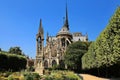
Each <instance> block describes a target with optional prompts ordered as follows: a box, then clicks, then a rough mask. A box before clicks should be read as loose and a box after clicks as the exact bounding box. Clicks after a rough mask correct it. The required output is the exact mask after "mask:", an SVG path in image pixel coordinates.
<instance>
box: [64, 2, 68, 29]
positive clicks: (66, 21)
mask: <svg viewBox="0 0 120 80" xmlns="http://www.w3.org/2000/svg"><path fill="white" fill-rule="evenodd" d="M64 26H65V27H67V29H68V30H69V23H68V10H67V4H66V18H65V23H64Z"/></svg>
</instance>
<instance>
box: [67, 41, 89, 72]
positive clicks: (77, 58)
mask: <svg viewBox="0 0 120 80" xmlns="http://www.w3.org/2000/svg"><path fill="white" fill-rule="evenodd" d="M89 44H90V43H88V42H81V41H78V42H75V43H72V44H70V45H69V46H68V48H67V50H66V54H65V64H67V67H68V69H70V70H74V71H80V70H81V57H82V56H83V55H84V53H86V52H87V50H88V46H89Z"/></svg>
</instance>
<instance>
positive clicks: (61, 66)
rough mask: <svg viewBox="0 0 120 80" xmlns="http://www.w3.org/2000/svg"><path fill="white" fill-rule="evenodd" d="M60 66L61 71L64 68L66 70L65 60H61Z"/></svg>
mask: <svg viewBox="0 0 120 80" xmlns="http://www.w3.org/2000/svg"><path fill="white" fill-rule="evenodd" d="M59 66H60V68H61V69H64V68H65V63H64V61H63V60H60V61H59Z"/></svg>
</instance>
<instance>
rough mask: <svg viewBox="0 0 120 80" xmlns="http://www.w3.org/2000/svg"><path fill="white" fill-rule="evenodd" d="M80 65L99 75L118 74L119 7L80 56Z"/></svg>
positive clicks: (119, 73) (119, 59)
mask: <svg viewBox="0 0 120 80" xmlns="http://www.w3.org/2000/svg"><path fill="white" fill-rule="evenodd" d="M82 67H83V69H88V70H92V71H93V70H94V71H96V72H97V71H98V74H99V75H100V76H101V75H103V74H104V75H103V76H105V77H112V76H113V75H114V76H118V77H119V76H120V7H118V9H117V10H116V12H115V14H114V15H113V16H112V18H111V20H110V21H109V23H108V25H107V27H106V28H105V29H104V30H103V31H102V33H101V34H100V35H99V36H98V38H97V39H96V41H95V42H93V43H92V44H91V45H90V47H89V50H88V52H87V53H86V54H85V55H84V56H83V57H82Z"/></svg>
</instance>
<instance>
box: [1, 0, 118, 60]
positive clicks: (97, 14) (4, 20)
mask: <svg viewBox="0 0 120 80" xmlns="http://www.w3.org/2000/svg"><path fill="white" fill-rule="evenodd" d="M66 3H67V7H68V19H69V25H70V26H69V27H70V32H72V33H73V32H81V33H82V34H83V35H85V34H86V33H87V34H88V38H89V41H95V40H96V38H97V37H98V36H99V34H100V33H101V32H102V30H103V29H105V27H106V26H107V24H108V22H109V20H110V18H111V16H112V15H113V14H114V12H115V10H116V9H117V7H118V6H120V0H0V48H1V49H2V50H4V51H8V50H9V48H10V47H15V46H19V47H20V48H21V50H22V51H23V52H24V53H25V54H26V55H28V56H30V57H32V58H35V56H36V34H37V32H38V28H39V23H40V19H42V24H43V28H44V36H45V39H46V33H47V32H48V33H49V35H50V36H55V35H56V34H57V33H58V31H59V30H60V29H61V28H62V26H63V22H64V19H63V18H64V17H65V10H66Z"/></svg>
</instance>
